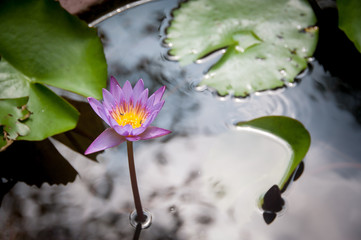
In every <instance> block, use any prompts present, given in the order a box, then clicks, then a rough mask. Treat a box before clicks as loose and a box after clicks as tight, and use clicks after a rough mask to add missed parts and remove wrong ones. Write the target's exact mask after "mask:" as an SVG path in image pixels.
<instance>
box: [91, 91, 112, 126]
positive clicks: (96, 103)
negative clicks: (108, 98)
mask: <svg viewBox="0 0 361 240" xmlns="http://www.w3.org/2000/svg"><path fill="white" fill-rule="evenodd" d="M88 102H89V104H90V106H91V107H92V108H93V110H94V112H95V113H96V114H98V116H99V117H101V118H102V119H103V120H104V121H105V122H106V123H107V124H108V125H110V124H109V121H108V117H107V116H106V114H105V112H104V107H103V105H102V104H101V103H100V102H99V101H98V100H96V99H95V98H92V97H88Z"/></svg>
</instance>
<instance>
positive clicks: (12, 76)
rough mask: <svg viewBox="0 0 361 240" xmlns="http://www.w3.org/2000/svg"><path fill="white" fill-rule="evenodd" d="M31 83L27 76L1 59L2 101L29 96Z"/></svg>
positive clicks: (0, 82) (0, 92)
mask: <svg viewBox="0 0 361 240" xmlns="http://www.w3.org/2000/svg"><path fill="white" fill-rule="evenodd" d="M29 83H30V81H29V80H28V79H26V76H24V75H23V74H22V73H21V72H19V71H18V70H16V69H15V68H14V67H13V66H11V65H10V64H9V63H8V62H6V61H5V60H4V59H0V99H6V98H21V97H27V96H29Z"/></svg>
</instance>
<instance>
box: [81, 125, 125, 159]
mask: <svg viewBox="0 0 361 240" xmlns="http://www.w3.org/2000/svg"><path fill="white" fill-rule="evenodd" d="M124 141H126V139H125V138H124V137H122V136H120V135H119V134H117V132H116V131H114V129H113V128H107V129H105V130H104V132H102V133H101V134H100V135H99V136H98V137H97V138H96V139H95V140H94V141H93V142H92V144H90V146H89V147H88V149H87V150H86V151H85V154H86V155H87V154H90V153H94V152H98V151H102V150H104V149H107V148H111V147H115V146H117V145H119V144H121V143H122V142H124Z"/></svg>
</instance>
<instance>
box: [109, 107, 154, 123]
mask: <svg viewBox="0 0 361 240" xmlns="http://www.w3.org/2000/svg"><path fill="white" fill-rule="evenodd" d="M110 114H111V116H112V117H113V118H114V120H115V121H116V122H117V123H118V124H119V126H125V125H127V124H129V125H131V126H132V127H133V129H135V128H139V127H141V126H142V123H144V121H145V120H146V119H147V116H148V112H147V111H146V109H144V108H143V107H141V106H140V105H136V106H135V107H134V106H133V105H132V104H121V105H118V106H117V107H116V108H114V109H113V111H112V112H111V113H110Z"/></svg>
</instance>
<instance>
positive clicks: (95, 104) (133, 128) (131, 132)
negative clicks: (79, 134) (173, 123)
mask: <svg viewBox="0 0 361 240" xmlns="http://www.w3.org/2000/svg"><path fill="white" fill-rule="evenodd" d="M164 91H165V86H163V87H161V88H159V89H158V90H157V91H156V92H155V93H154V94H153V95H152V96H150V97H149V98H148V89H144V82H143V80H142V79H139V81H138V82H137V84H136V85H135V86H134V89H132V86H131V84H130V82H129V81H126V82H125V84H124V86H123V88H121V87H120V85H119V84H118V82H117V80H116V79H115V78H114V77H111V79H110V92H109V91H108V90H106V89H103V103H100V102H99V101H98V100H96V99H95V98H92V97H89V98H88V101H89V104H90V106H91V107H92V108H93V110H94V111H95V112H96V113H97V114H98V116H99V117H101V118H102V119H103V120H104V121H105V122H106V123H107V124H108V125H109V126H110V128H107V129H106V130H105V131H104V132H102V133H101V134H100V135H99V136H98V137H97V138H96V139H95V140H94V142H92V144H90V146H89V147H88V149H87V150H86V151H85V154H90V153H94V152H98V151H101V150H104V149H107V148H111V147H114V146H117V145H119V144H121V143H122V142H124V141H138V140H145V139H151V138H157V137H161V136H164V135H166V134H169V133H170V132H171V131H169V130H166V129H163V128H158V127H153V126H150V124H151V123H152V122H153V120H154V119H155V118H156V116H157V115H158V113H159V111H160V110H161V109H162V107H163V104H164V100H162V96H163V94H164Z"/></svg>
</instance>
